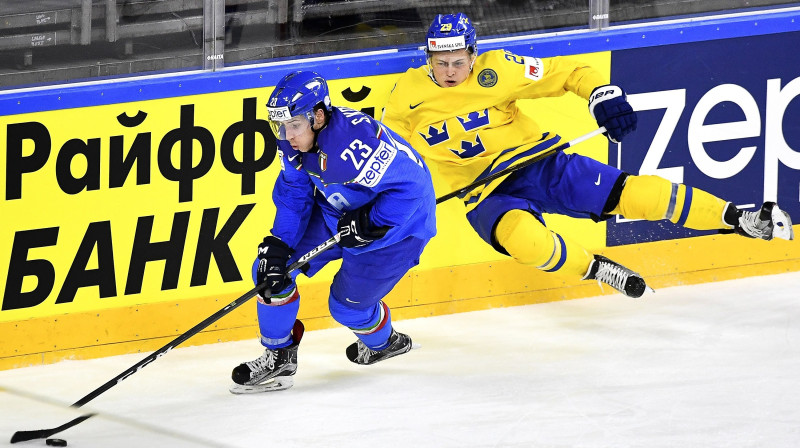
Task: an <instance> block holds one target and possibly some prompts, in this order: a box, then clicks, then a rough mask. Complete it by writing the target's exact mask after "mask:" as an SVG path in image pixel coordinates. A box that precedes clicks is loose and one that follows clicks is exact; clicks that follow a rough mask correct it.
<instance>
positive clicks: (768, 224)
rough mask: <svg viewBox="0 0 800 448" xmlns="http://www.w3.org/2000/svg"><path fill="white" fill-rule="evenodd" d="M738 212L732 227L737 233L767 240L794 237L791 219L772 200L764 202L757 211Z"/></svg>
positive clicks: (791, 238)
mask: <svg viewBox="0 0 800 448" xmlns="http://www.w3.org/2000/svg"><path fill="white" fill-rule="evenodd" d="M740 213H741V214H740V215H739V222H738V223H737V224H736V226H735V227H734V230H735V231H736V233H738V234H739V235H744V236H746V237H749V238H760V239H762V240H767V241H769V240H771V239H773V238H781V239H784V240H793V239H794V229H793V228H792V219H791V218H790V217H789V214H788V213H786V212H785V211H783V210H781V209H780V208H778V204H776V203H774V202H765V203H764V205H762V206H761V210H759V211H757V212H748V211H740Z"/></svg>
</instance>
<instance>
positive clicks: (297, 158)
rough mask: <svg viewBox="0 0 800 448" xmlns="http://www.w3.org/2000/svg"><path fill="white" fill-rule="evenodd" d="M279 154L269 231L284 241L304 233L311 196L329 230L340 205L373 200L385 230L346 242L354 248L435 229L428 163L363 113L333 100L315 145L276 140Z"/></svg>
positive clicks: (362, 249) (294, 241)
mask: <svg viewBox="0 0 800 448" xmlns="http://www.w3.org/2000/svg"><path fill="white" fill-rule="evenodd" d="M317 148H318V150H317ZM278 158H279V160H280V163H281V172H280V174H279V175H278V178H277V180H276V181H275V188H274V190H273V194H272V198H273V201H274V202H275V207H276V214H275V222H274V224H273V227H272V234H273V235H274V236H276V237H278V238H280V239H281V240H282V241H284V242H285V243H286V244H288V245H289V247H295V246H296V245H297V243H298V242H299V240H300V238H301V237H302V235H303V233H304V231H305V229H306V227H307V226H308V222H309V219H310V217H311V211H312V209H313V206H314V204H315V202H316V204H318V205H319V206H320V207H321V209H322V214H323V217H324V219H325V224H326V225H327V227H328V228H329V229H331V231H332V232H333V233H335V232H336V229H337V223H338V221H339V218H340V217H341V215H342V214H343V213H344V212H345V211H351V210H355V209H358V208H359V207H361V206H363V205H366V204H370V203H371V204H374V205H373V208H372V211H371V213H370V218H371V220H372V222H373V223H374V224H375V225H376V226H388V227H391V229H390V230H389V231H388V232H387V234H386V236H384V237H383V238H381V239H379V240H376V241H374V242H373V243H371V244H368V245H366V246H363V247H358V248H352V249H347V250H350V251H352V252H355V253H360V252H367V251H372V250H376V249H379V248H381V247H385V246H388V245H390V244H393V243H396V242H398V241H401V240H403V239H405V238H407V237H409V236H415V237H417V238H419V239H424V240H427V239H429V238H431V237H432V236H433V235H435V234H436V217H435V211H436V196H435V194H434V192H433V185H432V181H431V174H430V171H428V167H427V166H426V165H425V163H424V162H423V161H422V158H421V157H420V156H419V154H418V153H417V152H416V151H415V150H414V149H413V148H411V146H409V145H408V143H407V142H406V141H405V140H403V139H402V138H401V137H400V136H398V135H397V134H396V133H394V132H393V131H391V130H390V129H389V128H387V127H386V126H385V125H383V124H381V123H380V122H378V121H377V120H375V119H373V118H372V117H370V116H369V115H366V114H364V113H362V112H359V111H355V110H352V109H348V108H344V107H334V108H333V112H332V114H331V118H330V120H329V122H328V124H327V125H326V126H325V127H324V128H323V129H322V130H321V131H320V132H319V134H318V136H317V147H316V148H315V149H312V150H311V151H309V152H306V153H303V152H300V151H297V150H295V149H294V148H292V147H291V145H289V142H287V141H285V140H278Z"/></svg>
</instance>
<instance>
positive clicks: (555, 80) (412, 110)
mask: <svg viewBox="0 0 800 448" xmlns="http://www.w3.org/2000/svg"><path fill="white" fill-rule="evenodd" d="M429 70H430V69H429V67H428V66H427V65H426V66H423V67H418V68H412V69H409V70H408V71H406V72H405V73H404V74H403V75H401V76H400V78H399V79H398V81H397V83H396V84H395V87H394V89H393V90H392V93H391V95H390V96H389V100H388V102H387V104H386V107H385V109H384V114H383V118H382V121H383V122H384V123H385V124H386V125H388V126H389V127H390V128H391V129H392V130H394V131H395V132H397V133H398V134H400V135H401V136H402V137H404V138H405V139H406V140H407V141H408V142H409V143H410V144H411V145H412V146H413V147H414V149H416V150H417V151H418V152H419V153H420V154H421V155H422V157H423V158H424V159H425V161H426V162H427V163H428V165H429V166H430V167H431V171H432V173H433V175H434V178H435V180H436V187H437V192H439V193H449V192H451V191H455V190H457V189H459V188H462V187H464V186H466V185H468V184H470V183H472V182H474V181H475V180H477V179H479V178H483V177H486V176H487V175H490V174H492V173H494V172H497V171H499V170H500V169H504V168H507V167H509V166H514V165H517V164H519V163H521V162H523V161H525V160H528V159H530V158H531V157H534V156H536V155H537V154H538V153H540V152H541V150H538V148H543V150H544V149H547V147H549V146H551V145H548V144H545V143H547V141H548V140H549V139H552V138H554V137H556V136H555V135H554V134H548V133H543V132H542V130H541V129H540V127H539V125H538V124H537V123H536V122H535V121H534V120H533V119H532V118H530V117H529V116H527V115H525V114H524V113H522V112H521V111H520V110H519V108H518V107H517V104H516V101H517V100H519V99H526V98H529V99H534V98H542V97H553V96H561V95H563V94H565V93H566V92H573V93H575V94H577V95H579V96H581V97H583V98H585V99H588V98H589V95H590V94H591V92H592V90H594V89H595V88H596V87H598V86H601V85H604V84H607V83H608V81H607V80H606V79H604V77H603V76H602V75H601V74H600V72H599V71H597V70H595V69H593V68H591V67H588V66H585V65H582V64H580V63H579V62H578V61H576V60H573V59H570V58H566V57H554V58H547V59H539V58H534V57H529V56H518V55H515V54H513V53H510V52H507V51H503V50H494V51H489V52H486V53H483V54H481V55H479V56H478V57H477V58H476V59H475V63H474V64H473V67H472V72H471V73H470V75H469V77H468V78H467V79H466V80H465V81H464V82H463V83H461V84H459V85H458V86H455V87H448V88H443V87H440V86H439V85H437V84H436V83H435V82H434V81H433V80H432V79H431V78H430V76H429V74H428V73H429ZM550 143H553V142H550ZM540 144H541V146H539V145H540ZM534 147H537V148H534ZM532 148H533V149H532ZM503 179H505V177H502V178H499V179H497V180H495V181H493V182H491V183H489V184H487V185H483V186H481V187H478V188H475V189H474V190H472V191H471V192H469V193H467V195H466V196H465V197H464V198H463V200H464V203H465V204H466V205H467V211H469V210H471V209H472V208H474V207H475V206H476V205H477V204H478V203H479V202H480V201H481V200H482V199H483V198H484V197H485V196H486V195H488V194H489V193H491V191H492V190H494V188H496V187H497V186H498V185H499V184H500V182H502V181H503ZM443 190H446V191H443Z"/></svg>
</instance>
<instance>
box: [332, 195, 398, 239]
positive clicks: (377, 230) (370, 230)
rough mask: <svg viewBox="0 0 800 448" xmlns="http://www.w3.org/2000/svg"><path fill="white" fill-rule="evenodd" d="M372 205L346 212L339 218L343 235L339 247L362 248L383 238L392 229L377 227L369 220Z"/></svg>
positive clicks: (340, 230) (340, 231) (339, 228)
mask: <svg viewBox="0 0 800 448" xmlns="http://www.w3.org/2000/svg"><path fill="white" fill-rule="evenodd" d="M371 210H372V204H367V205H364V206H362V207H361V208H358V209H355V210H352V211H349V212H345V214H344V215H342V217H341V218H339V225H338V226H337V227H338V230H339V233H340V234H341V235H342V238H341V240H339V245H340V246H342V247H361V246H366V245H367V244H369V243H371V242H373V241H375V240H378V239H381V238H383V236H384V235H386V232H388V231H389V229H390V227H375V225H374V224H372V221H370V219H369V212H370V211H371Z"/></svg>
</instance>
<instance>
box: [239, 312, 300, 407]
mask: <svg viewBox="0 0 800 448" xmlns="http://www.w3.org/2000/svg"><path fill="white" fill-rule="evenodd" d="M302 337H303V324H302V322H300V321H299V320H297V321H295V324H294V328H293V329H292V344H291V345H289V346H288V347H283V348H277V349H274V350H271V349H269V348H268V349H266V350H265V351H264V354H262V355H261V356H259V357H258V358H256V359H254V360H252V361H248V362H245V363H242V364H239V365H238V366H236V368H234V369H233V374H232V375H231V377H232V379H233V384H231V386H230V391H231V393H234V394H253V393H259V392H272V391H277V390H284V389H288V388H290V387H292V386H293V385H294V378H293V377H292V376H293V375H294V374H295V372H297V348H298V346H299V345H300V339H301V338H302Z"/></svg>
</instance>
